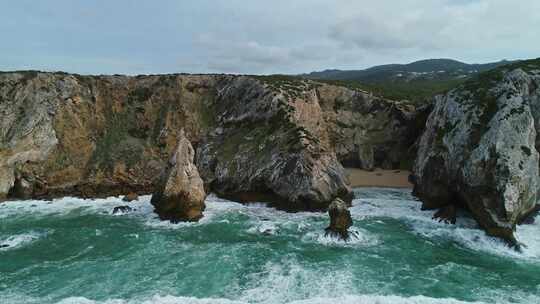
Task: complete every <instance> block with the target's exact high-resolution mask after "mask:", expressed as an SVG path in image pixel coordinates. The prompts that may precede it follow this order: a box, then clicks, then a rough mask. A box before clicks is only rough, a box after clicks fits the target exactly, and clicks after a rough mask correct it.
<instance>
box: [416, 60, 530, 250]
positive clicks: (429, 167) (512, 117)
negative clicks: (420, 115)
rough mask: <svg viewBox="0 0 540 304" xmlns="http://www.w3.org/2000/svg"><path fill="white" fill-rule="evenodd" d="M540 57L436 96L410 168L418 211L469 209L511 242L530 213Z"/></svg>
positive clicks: (488, 228) (483, 224)
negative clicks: (418, 205)
mask: <svg viewBox="0 0 540 304" xmlns="http://www.w3.org/2000/svg"><path fill="white" fill-rule="evenodd" d="M539 119H540V60H538V59H537V60H531V61H524V62H520V63H517V64H513V65H510V66H506V67H503V68H498V69H496V70H493V71H490V72H487V73H484V74H481V75H480V76H479V77H477V78H475V79H473V80H471V81H468V82H467V83H465V84H464V85H462V86H460V87H459V88H457V89H455V90H452V91H450V92H449V93H448V94H446V95H444V96H440V97H438V98H437V99H436V103H435V106H434V110H433V112H432V113H431V114H430V116H429V118H428V121H427V125H426V131H425V132H424V133H423V135H422V137H421V139H420V144H419V149H418V155H417V158H416V161H415V165H414V173H413V181H414V184H415V187H414V193H415V194H416V195H417V196H418V197H419V198H420V199H421V200H422V202H423V206H424V208H427V209H435V208H444V207H446V206H448V205H455V206H458V207H464V208H466V209H469V210H470V211H471V213H472V215H473V216H474V217H475V219H476V220H477V221H478V223H479V224H480V226H481V227H482V228H484V229H485V230H486V232H487V233H488V234H489V235H493V236H497V237H501V238H503V239H505V240H507V241H508V242H509V243H511V244H513V245H516V244H517V243H518V242H517V240H516V239H515V237H514V235H513V231H514V229H515V226H516V224H517V223H519V222H520V221H521V220H523V219H524V218H525V217H526V216H527V215H528V214H529V213H531V212H532V211H534V210H535V209H536V204H537V201H538V191H539V187H540V180H539V172H538V170H539V155H538V149H539V148H540V147H539V140H538V137H537V133H538V132H539V128H540V120H539Z"/></svg>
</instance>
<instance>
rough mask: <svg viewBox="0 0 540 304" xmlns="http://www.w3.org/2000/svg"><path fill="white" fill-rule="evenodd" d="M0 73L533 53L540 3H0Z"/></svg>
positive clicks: (255, 68)
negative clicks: (29, 70) (9, 71)
mask: <svg viewBox="0 0 540 304" xmlns="http://www.w3.org/2000/svg"><path fill="white" fill-rule="evenodd" d="M0 33H1V38H0V70H4V71H6V70H21V69H37V70H45V71H66V72H73V73H80V74H157V73H177V72H185V73H235V74H272V73H284V74H297V73H304V72H310V71H315V70H324V69H363V68H367V67H370V66H374V65H379V64H388V63H408V62H412V61H415V60H420V59H427V58H452V59H457V60H460V61H464V62H467V63H485V62H492V61H499V60H502V59H510V60H512V59H525V58H537V57H540V0H377V1H372V0H370V1H367V0H271V1H269V0H176V1H173V0H16V1H14V0H0Z"/></svg>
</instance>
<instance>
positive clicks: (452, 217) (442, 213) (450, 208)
mask: <svg viewBox="0 0 540 304" xmlns="http://www.w3.org/2000/svg"><path fill="white" fill-rule="evenodd" d="M456 212H457V211H456V206H455V205H447V206H444V207H442V208H440V209H439V210H438V211H437V212H435V214H434V215H433V219H437V220H439V222H444V223H447V224H455V223H456Z"/></svg>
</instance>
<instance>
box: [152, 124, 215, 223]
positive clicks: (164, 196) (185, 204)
mask: <svg viewBox="0 0 540 304" xmlns="http://www.w3.org/2000/svg"><path fill="white" fill-rule="evenodd" d="M194 156H195V152H194V150H193V147H192V146H191V143H190V142H189V140H188V139H187V138H186V136H185V134H184V131H183V130H182V131H181V132H180V135H179V140H178V146H177V148H176V152H175V153H174V154H173V156H172V157H171V159H170V160H169V163H168V165H167V167H166V169H165V171H164V173H163V175H162V176H161V179H160V182H159V184H158V188H157V190H156V192H155V193H154V195H153V196H152V200H151V203H152V205H154V207H155V212H156V213H157V214H158V215H159V217H160V218H161V219H162V220H170V221H171V222H178V221H190V222H191V221H198V220H199V219H200V218H202V216H203V213H202V212H203V211H204V208H205V205H204V199H205V197H206V193H205V191H204V184H203V181H202V179H201V177H200V176H199V171H198V170H197V167H196V166H195V165H194V164H193V157H194Z"/></svg>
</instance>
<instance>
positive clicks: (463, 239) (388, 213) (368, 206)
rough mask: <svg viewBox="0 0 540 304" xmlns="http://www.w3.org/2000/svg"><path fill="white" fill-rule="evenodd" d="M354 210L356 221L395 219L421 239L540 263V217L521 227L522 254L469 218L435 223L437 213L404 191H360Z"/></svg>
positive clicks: (463, 216) (369, 189) (519, 238)
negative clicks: (488, 233) (452, 243)
mask: <svg viewBox="0 0 540 304" xmlns="http://www.w3.org/2000/svg"><path fill="white" fill-rule="evenodd" d="M355 194H356V197H359V198H358V199H355V200H354V201H353V207H351V214H352V216H353V219H354V220H359V221H362V220H365V219H370V218H379V217H380V218H392V219H397V220H400V221H404V222H405V223H407V224H408V225H409V226H410V227H411V229H412V231H413V232H414V233H415V234H417V235H418V236H420V237H423V238H427V239H430V240H431V241H440V240H451V241H453V242H455V243H457V244H459V245H460V246H463V247H466V248H469V249H472V250H474V251H481V252H486V253H490V254H495V255H499V256H509V257H513V258H521V259H534V260H537V259H540V233H539V232H540V215H539V216H538V217H537V218H536V221H535V224H533V225H521V226H518V228H517V231H516V237H517V238H518V240H519V241H521V242H522V243H523V244H525V246H524V247H523V250H522V252H517V251H516V250H514V249H512V248H510V247H508V246H507V245H506V243H504V242H503V241H501V240H500V239H497V238H494V237H490V236H488V235H486V234H485V232H484V231H483V230H481V229H480V228H479V227H478V225H477V224H476V222H475V221H474V220H473V219H472V218H471V217H470V216H469V215H467V214H458V219H457V222H456V224H455V225H450V224H445V223H440V222H438V221H437V220H434V219H433V215H434V213H435V211H423V210H421V204H420V202H418V201H417V200H416V199H415V198H413V197H412V195H410V191H407V190H402V189H379V188H367V189H357V190H356V191H355Z"/></svg>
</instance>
